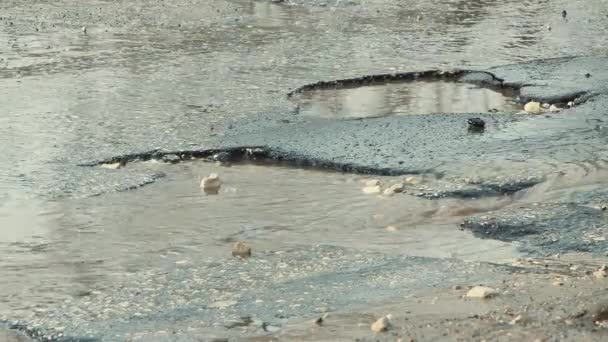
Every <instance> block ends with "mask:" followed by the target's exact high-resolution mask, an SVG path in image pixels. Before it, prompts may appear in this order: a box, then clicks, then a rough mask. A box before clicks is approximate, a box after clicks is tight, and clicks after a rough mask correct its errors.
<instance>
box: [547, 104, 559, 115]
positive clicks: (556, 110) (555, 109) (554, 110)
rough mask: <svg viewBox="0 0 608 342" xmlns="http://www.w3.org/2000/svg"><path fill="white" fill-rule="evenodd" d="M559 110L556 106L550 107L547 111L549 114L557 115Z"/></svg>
mask: <svg viewBox="0 0 608 342" xmlns="http://www.w3.org/2000/svg"><path fill="white" fill-rule="evenodd" d="M560 110H562V109H561V108H559V107H558V106H556V105H551V106H549V111H550V112H553V113H557V112H559V111H560Z"/></svg>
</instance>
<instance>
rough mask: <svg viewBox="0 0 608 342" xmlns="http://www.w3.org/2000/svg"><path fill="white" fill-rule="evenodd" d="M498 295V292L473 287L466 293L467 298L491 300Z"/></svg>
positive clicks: (481, 287) (487, 288)
mask: <svg viewBox="0 0 608 342" xmlns="http://www.w3.org/2000/svg"><path fill="white" fill-rule="evenodd" d="M497 295H498V291H496V290H495V289H493V288H491V287H487V286H475V287H473V288H472V289H470V290H469V292H467V297H469V298H491V297H494V296H497Z"/></svg>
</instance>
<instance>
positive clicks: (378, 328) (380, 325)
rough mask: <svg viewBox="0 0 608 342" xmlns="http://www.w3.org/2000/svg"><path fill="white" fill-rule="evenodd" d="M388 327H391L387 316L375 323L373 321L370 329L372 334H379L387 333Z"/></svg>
mask: <svg viewBox="0 0 608 342" xmlns="http://www.w3.org/2000/svg"><path fill="white" fill-rule="evenodd" d="M390 325H391V322H390V319H389V318H388V316H384V317H382V318H380V319H378V320H377V321H375V322H374V323H373V324H372V326H371V327H370V328H371V329H372V331H373V332H375V333H379V332H383V331H387V330H388V328H389V327H390Z"/></svg>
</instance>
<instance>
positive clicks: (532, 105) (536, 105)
mask: <svg viewBox="0 0 608 342" xmlns="http://www.w3.org/2000/svg"><path fill="white" fill-rule="evenodd" d="M524 111H525V112H526V113H530V114H538V113H540V112H541V107H540V102H536V101H530V102H528V103H526V105H525V106H524Z"/></svg>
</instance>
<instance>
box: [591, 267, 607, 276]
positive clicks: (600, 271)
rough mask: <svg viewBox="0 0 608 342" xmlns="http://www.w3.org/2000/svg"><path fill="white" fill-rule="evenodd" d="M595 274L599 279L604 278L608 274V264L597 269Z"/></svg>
mask: <svg viewBox="0 0 608 342" xmlns="http://www.w3.org/2000/svg"><path fill="white" fill-rule="evenodd" d="M593 275H594V276H595V277H596V278H598V279H603V278H606V277H607V276H608V266H606V265H602V267H600V268H599V269H598V270H597V271H595V272H593Z"/></svg>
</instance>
